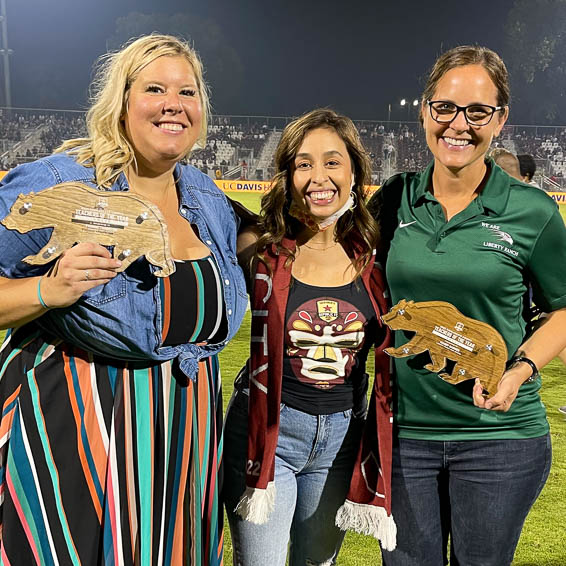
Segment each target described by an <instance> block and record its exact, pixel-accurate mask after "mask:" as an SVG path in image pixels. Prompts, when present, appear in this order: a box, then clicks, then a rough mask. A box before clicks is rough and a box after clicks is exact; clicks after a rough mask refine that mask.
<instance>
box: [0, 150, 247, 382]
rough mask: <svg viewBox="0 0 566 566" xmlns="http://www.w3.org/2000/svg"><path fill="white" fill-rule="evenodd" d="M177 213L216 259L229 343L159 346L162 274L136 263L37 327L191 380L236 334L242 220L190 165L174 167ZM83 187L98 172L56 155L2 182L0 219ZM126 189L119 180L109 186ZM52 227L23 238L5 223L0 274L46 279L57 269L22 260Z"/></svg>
mask: <svg viewBox="0 0 566 566" xmlns="http://www.w3.org/2000/svg"><path fill="white" fill-rule="evenodd" d="M175 179H176V180H177V186H178V188H179V194H180V206H179V214H181V215H182V216H183V217H185V218H186V219H187V221H188V222H190V223H191V224H192V225H193V226H195V227H196V229H197V232H198V235H199V237H200V239H201V240H202V241H203V243H204V244H206V245H207V246H208V248H209V249H210V251H211V253H212V254H213V256H214V258H215V259H216V262H217V263H218V267H219V269H220V274H221V277H222V281H223V284H224V300H225V308H226V316H227V320H228V335H227V338H226V340H224V341H222V342H220V343H217V344H202V345H196V344H182V345H179V346H162V345H161V342H162V340H161V328H162V309H161V297H160V294H159V285H158V281H157V278H156V277H155V276H154V275H153V272H154V271H156V270H157V269H158V268H157V267H155V266H153V265H151V264H150V263H149V262H148V261H147V260H146V259H145V258H144V257H142V258H139V259H138V260H137V261H135V262H134V263H133V264H132V265H130V266H129V267H128V268H127V269H126V270H125V271H123V272H121V273H119V274H118V275H116V276H115V277H114V279H112V280H111V281H110V282H108V283H106V284H105V285H100V286H98V287H95V288H94V289H91V290H89V291H87V292H86V293H85V294H84V295H83V296H82V297H81V298H80V299H79V300H78V301H77V302H76V303H75V304H73V305H71V306H69V307H66V308H57V309H51V310H49V311H47V312H46V313H45V314H44V315H42V316H41V317H39V318H38V319H36V323H37V324H38V325H39V326H40V327H41V328H43V329H44V330H46V331H47V332H49V333H51V334H55V335H56V336H57V337H59V338H61V339H63V340H64V341H66V342H69V343H71V344H74V345H76V346H78V347H80V348H83V349H84V350H86V351H89V352H93V353H95V354H99V355H102V356H107V357H109V358H115V359H120V360H128V361H142V362H143V361H151V360H155V361H165V360H171V359H174V358H178V361H179V365H180V368H181V370H182V371H183V372H184V373H185V374H186V375H187V376H189V377H191V378H192V379H194V378H195V377H196V373H197V370H198V361H199V360H200V359H202V358H205V357H207V356H210V355H213V354H216V353H217V352H219V351H220V350H221V349H222V348H223V347H224V346H225V345H226V343H227V342H228V341H229V340H230V339H231V338H232V336H233V335H234V334H235V332H236V331H237V330H238V328H239V326H240V323H241V321H242V318H243V315H244V312H245V309H246V305H247V295H246V288H245V282H244V277H243V273H242V271H241V270H240V268H239V266H238V262H237V259H236V231H237V220H236V217H235V215H234V212H233V210H232V207H231V206H230V204H229V203H228V201H227V199H226V197H225V196H224V194H223V193H222V192H221V191H220V190H219V189H218V188H217V187H216V185H215V184H214V183H213V182H212V180H211V179H210V178H209V177H208V176H206V175H204V174H203V173H201V172H200V171H198V170H197V169H195V168H194V167H192V166H188V165H177V166H176V168H175ZM67 181H78V182H82V183H85V184H87V185H90V186H92V187H95V182H94V170H93V168H90V167H84V166H82V165H79V164H78V163H77V162H76V161H75V160H74V159H73V158H72V157H71V156H69V155H66V154H54V155H51V156H49V157H46V158H43V159H40V160H38V161H34V162H33V163H28V164H24V165H20V166H18V167H16V168H15V169H13V170H12V171H10V173H8V175H6V176H5V177H4V179H2V181H1V182H0V218H2V219H3V218H4V217H5V216H6V215H7V214H8V213H9V212H10V208H11V206H12V204H13V203H14V202H15V201H16V199H17V197H18V195H20V194H21V193H23V194H27V193H29V192H31V191H35V192H38V191H41V190H42V189H45V188H48V187H51V186H53V185H56V184H58V183H63V182H67ZM111 190H113V191H127V190H128V184H127V181H126V178H125V176H124V175H123V174H122V175H120V176H119V178H118V179H117V181H116V182H115V183H114V185H113V186H112V187H111ZM51 232H52V228H42V229H37V230H31V231H30V232H27V233H23V234H20V233H19V232H17V231H15V230H8V229H7V228H5V227H4V226H3V225H1V224H0V276H2V277H7V278H20V277H32V276H36V275H42V274H44V273H45V272H46V271H47V270H48V269H49V267H50V266H51V264H52V263H49V264H48V265H44V266H33V265H30V264H28V263H25V262H23V261H22V258H24V257H26V256H28V255H34V254H36V253H37V252H38V251H39V250H40V249H41V248H42V247H43V246H45V245H46V243H47V242H48V240H49V238H50V236H51Z"/></svg>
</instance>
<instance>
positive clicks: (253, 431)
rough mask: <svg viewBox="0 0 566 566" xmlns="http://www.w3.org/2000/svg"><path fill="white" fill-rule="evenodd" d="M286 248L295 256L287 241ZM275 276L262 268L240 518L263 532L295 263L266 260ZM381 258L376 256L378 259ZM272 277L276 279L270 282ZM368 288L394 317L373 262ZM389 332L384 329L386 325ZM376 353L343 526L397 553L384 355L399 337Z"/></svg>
mask: <svg viewBox="0 0 566 566" xmlns="http://www.w3.org/2000/svg"><path fill="white" fill-rule="evenodd" d="M282 247H283V248H287V249H289V250H291V251H294V250H295V247H296V242H295V241H294V240H290V239H284V240H283V242H282ZM264 257H265V259H266V261H267V263H268V265H269V268H270V269H271V271H270V269H268V267H267V266H266V265H265V264H264V263H263V262H258V264H257V270H256V273H255V279H254V284H253V291H252V297H251V307H252V325H251V346H250V354H251V355H250V361H249V367H248V372H249V388H250V396H249V413H248V452H247V460H246V491H245V492H244V494H243V495H242V497H241V499H240V502H239V503H238V506H237V507H236V512H237V513H238V514H239V515H240V516H241V517H242V518H244V519H246V520H248V521H251V522H253V523H256V524H262V523H265V522H266V521H267V520H268V518H269V515H270V513H271V511H272V510H273V507H274V504H275V482H274V475H275V450H276V448H277V440H278V435H279V409H280V403H281V381H282V373H283V341H284V338H283V335H284V328H285V311H286V308H287V299H288V295H289V286H290V284H291V267H292V262H289V263H290V264H289V265H285V264H286V262H287V260H288V256H287V255H286V254H284V253H278V251H277V249H276V246H272V247H271V248H270V249H268V250H266V252H265V255H264ZM374 257H375V256H374ZM270 273H271V274H270ZM362 281H363V284H364V286H365V288H366V289H367V291H368V293H369V297H370V300H371V301H372V304H373V307H374V309H375V311H376V313H377V315H378V320H379V321H380V323H381V320H380V318H379V315H380V314H384V313H385V312H387V309H388V305H387V301H386V299H385V295H386V286H385V282H384V279H383V275H382V271H381V268H380V266H379V265H378V264H374V262H373V261H372V262H370V263H369V265H368V266H367V267H366V268H365V269H364V271H363V273H362ZM381 324H382V323H381ZM384 334H385V339H384V341H383V342H382V343H381V344H378V345H376V346H375V382H374V387H373V391H372V396H371V400H370V404H369V413H368V416H367V420H366V424H365V429H364V433H363V437H362V442H361V445H360V449H359V452H358V457H357V460H356V465H355V468H354V473H353V476H352V481H351V484H350V491H349V492H348V496H347V499H346V501H345V502H344V505H342V507H341V508H340V509H339V511H338V514H337V517H336V524H337V525H338V526H339V527H340V528H341V529H343V530H346V529H353V530H356V531H358V532H362V533H365V534H371V535H373V536H375V537H376V538H378V539H379V540H380V542H381V544H382V546H383V547H384V548H385V549H387V550H392V549H393V548H395V539H396V526H395V522H394V521H393V517H392V516H391V451H392V419H393V417H392V411H391V377H390V361H389V357H388V356H387V354H385V352H384V348H386V347H387V346H389V345H390V342H391V331H390V330H389V328H387V327H385V332H384Z"/></svg>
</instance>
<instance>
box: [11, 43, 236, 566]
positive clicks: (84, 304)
mask: <svg viewBox="0 0 566 566" xmlns="http://www.w3.org/2000/svg"><path fill="white" fill-rule="evenodd" d="M207 118H208V98H207V92H206V87H205V84H204V82H203V76H202V67H201V64H200V61H199V59H198V57H197V55H196V53H195V52H194V51H193V50H192V49H191V48H190V47H189V46H188V45H186V44H185V43H183V42H182V41H180V40H178V39H177V38H174V37H170V36H162V35H150V36H145V37H142V38H139V39H137V40H136V41H133V42H132V43H130V44H129V45H127V46H126V47H124V48H123V49H122V50H121V51H119V52H117V53H113V54H111V55H108V56H107V57H105V58H104V61H103V64H102V66H101V68H100V70H99V75H98V79H97V82H96V95H95V98H94V104H93V106H92V107H91V109H90V111H89V112H88V114H87V126H88V137H87V138H84V139H74V140H69V141H67V142H65V143H64V144H63V145H62V146H61V147H60V148H59V150H58V152H57V153H56V154H54V155H51V156H49V157H47V158H44V159H41V160H39V161H36V162H34V163H30V164H27V165H23V166H20V167H17V168H16V169H14V170H13V171H12V172H10V174H9V175H7V176H6V177H5V178H4V180H3V182H2V188H1V190H0V217H4V216H6V214H7V213H8V212H9V210H10V207H11V205H12V203H13V202H14V201H15V199H16V198H17V196H18V194H20V193H27V192H29V191H32V190H33V191H40V190H42V189H44V188H46V187H50V186H52V185H55V184H57V183H60V182H62V181H80V182H83V183H87V184H89V185H92V186H93V187H97V188H101V189H107V190H111V191H130V192H132V193H135V194H138V195H143V196H144V197H146V198H147V199H149V200H150V201H152V202H153V203H154V204H155V205H157V206H158V207H159V208H160V210H161V212H162V214H163V217H164V218H165V221H166V223H167V225H168V229H169V234H170V243H171V252H172V255H173V257H174V258H175V261H176V267H177V268H176V271H175V272H174V273H173V274H172V275H171V276H169V277H167V278H164V279H158V278H156V277H155V276H154V275H153V273H152V272H153V271H154V270H155V269H156V268H155V267H154V266H152V265H150V264H149V263H148V262H147V261H146V260H145V258H141V259H138V260H137V261H136V262H134V263H133V264H132V265H131V266H130V267H128V269H126V270H125V271H123V272H120V273H117V272H116V269H117V268H118V267H119V265H120V262H119V261H118V260H117V259H116V258H113V257H112V254H111V251H110V250H108V249H107V248H105V247H102V246H100V245H98V244H86V243H81V244H78V245H76V246H74V247H73V248H71V249H69V250H67V251H66V252H65V253H64V254H63V255H62V256H61V257H60V259H58V260H57V261H56V262H53V263H52V264H50V265H48V266H41V267H36V266H31V265H28V264H26V263H24V262H23V261H22V258H23V257H25V256H27V255H30V253H31V254H33V253H36V252H37V251H38V250H39V249H41V248H42V247H43V246H44V245H45V244H46V242H47V240H48V239H49V236H50V234H49V231H48V230H34V231H31V232H29V233H27V234H19V233H17V232H13V231H9V230H7V229H5V228H4V227H0V275H1V278H0V324H1V326H2V327H3V328H11V329H12V330H11V331H10V333H9V335H8V338H7V341H6V343H5V344H4V348H3V351H2V359H1V361H0V364H1V368H2V369H1V372H2V374H1V381H0V402H1V403H2V408H3V413H2V418H1V421H0V429H1V435H0V438H1V440H0V454H1V457H2V466H3V468H2V477H1V481H2V485H1V488H2V493H3V501H2V509H1V514H0V517H1V523H2V546H1V553H2V554H1V555H2V563H6V564H8V563H10V564H55V563H59V564H85V565H89V566H90V565H96V564H109V563H112V564H124V565H134V564H135V565H137V564H143V565H144V566H145V565H150V564H155V565H157V564H172V565H173V564H183V565H186V564H191V565H199V566H204V565H207V566H209V565H215V564H221V562H222V517H221V511H220V508H221V506H220V505H219V502H218V478H217V473H218V468H219V462H220V461H221V454H220V453H219V445H221V430H222V429H221V421H222V417H221V415H222V412H221V396H220V380H219V372H218V362H217V357H216V354H217V352H218V351H219V350H220V349H221V348H222V347H223V346H224V345H225V344H226V342H227V341H228V340H229V339H230V338H231V336H233V334H234V333H235V331H236V330H237V328H238V326H239V323H240V321H241V318H242V316H243V312H244V309H245V305H246V298H245V287H244V280H243V276H242V273H241V271H240V270H239V268H238V267H237V262H236V259H235V239H236V222H235V218H234V215H233V212H232V209H231V207H230V206H229V204H228V203H227V201H226V199H225V197H224V195H223V194H221V192H220V191H218V190H217V189H216V187H215V185H214V183H213V182H212V181H211V180H210V179H209V178H208V177H206V176H205V175H203V174H202V173H200V172H199V171H197V170H196V169H194V168H193V167H190V166H186V165H181V164H180V161H181V160H182V159H183V158H185V157H186V156H187V155H188V153H189V152H190V150H191V148H192V147H193V145H194V144H195V143H197V142H200V143H203V142H204V140H205V137H206V131H207Z"/></svg>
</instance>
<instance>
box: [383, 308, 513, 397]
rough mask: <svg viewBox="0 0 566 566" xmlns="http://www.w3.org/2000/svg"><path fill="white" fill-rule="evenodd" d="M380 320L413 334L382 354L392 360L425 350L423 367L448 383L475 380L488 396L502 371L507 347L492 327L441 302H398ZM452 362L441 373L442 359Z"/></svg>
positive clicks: (443, 364) (495, 386) (490, 395)
mask: <svg viewBox="0 0 566 566" xmlns="http://www.w3.org/2000/svg"><path fill="white" fill-rule="evenodd" d="M381 319H382V320H383V322H385V324H387V326H389V328H391V329H392V330H406V331H408V332H414V333H415V335H414V336H413V337H412V338H411V339H410V340H409V342H407V343H406V344H403V345H402V346H399V347H398V348H387V349H386V350H385V351H386V352H387V353H388V354H389V355H390V356H393V357H395V358H404V357H407V356H413V355H415V354H421V353H423V352H426V351H427V350H428V353H429V355H430V359H431V363H430V364H427V365H426V366H425V368H426V369H428V370H429V371H433V372H436V373H438V375H439V376H440V377H441V378H442V379H443V380H444V381H446V382H448V383H461V382H462V381H466V380H467V379H475V378H476V377H477V378H479V380H480V383H481V384H482V387H483V388H484V390H485V391H487V394H488V396H489V397H492V396H493V395H495V393H496V392H497V384H498V383H499V380H500V379H501V377H502V376H503V373H504V371H505V364H506V362H507V346H506V345H505V341H504V340H503V338H502V337H501V334H499V332H497V330H495V328H493V327H492V326H490V325H489V324H487V323H485V322H481V321H479V320H474V319H473V318H469V317H467V316H464V315H463V314H462V313H461V312H460V311H459V310H458V309H457V308H456V307H455V306H454V305H452V304H450V303H447V302H444V301H424V302H417V303H415V302H414V301H406V300H405V299H402V300H401V301H399V302H398V303H397V304H396V305H395V306H394V307H393V308H392V309H391V310H390V311H389V312H388V313H387V314H384V315H383V316H382V317H381ZM447 359H450V360H452V361H454V362H456V364H455V366H454V369H453V370H452V373H451V374H449V373H446V372H443V371H442V370H443V369H444V368H445V366H446V360H447Z"/></svg>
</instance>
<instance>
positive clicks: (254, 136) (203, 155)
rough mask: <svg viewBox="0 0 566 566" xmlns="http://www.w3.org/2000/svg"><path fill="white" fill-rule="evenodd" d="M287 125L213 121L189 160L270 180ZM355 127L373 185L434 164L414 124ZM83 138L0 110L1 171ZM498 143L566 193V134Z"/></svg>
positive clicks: (52, 122) (514, 133)
mask: <svg viewBox="0 0 566 566" xmlns="http://www.w3.org/2000/svg"><path fill="white" fill-rule="evenodd" d="M290 119H291V118H274V117H252V116H218V115H216V116H212V117H211V124H210V126H209V131H208V139H207V143H206V146H205V147H201V148H196V149H195V150H194V151H193V152H192V153H191V155H190V157H189V159H188V161H189V162H190V163H191V164H192V165H194V166H195V167H198V168H199V169H201V170H202V171H204V172H205V173H207V174H208V175H210V176H211V177H215V176H218V175H220V176H222V177H224V176H232V178H234V177H246V178H248V179H252V180H254V179H268V178H269V177H270V175H271V174H272V173H273V159H272V155H273V148H274V147H275V145H276V141H277V140H278V139H279V136H280V132H281V131H282V129H283V128H284V126H285V124H286V123H288V122H289V120H290ZM356 125H357V127H358V129H359V131H360V136H361V139H362V142H363V143H364V146H365V147H366V149H367V151H368V153H369V155H370V157H371V160H372V164H373V174H372V179H373V182H374V183H377V184H379V183H381V182H383V181H384V180H385V179H386V178H387V177H389V176H390V175H392V174H394V173H396V172H398V171H414V170H418V169H422V168H423V167H424V166H426V164H427V163H428V161H429V160H430V158H431V156H430V152H429V151H428V149H427V147H426V143H425V140H424V135H423V131H422V128H421V127H420V125H419V124H418V123H416V122H377V121H368V120H365V121H359V122H356ZM84 136H86V128H85V123H84V113H82V112H75V111H47V110H38V109H33V110H25V109H21V110H11V111H7V110H6V109H0V168H1V169H3V170H7V169H10V168H12V167H14V166H16V165H18V164H19V163H24V162H26V161H32V160H34V159H37V158H38V157H41V156H44V155H48V154H49V153H51V152H52V151H53V150H54V149H55V148H56V147H58V146H59V145H60V144H61V142H62V141H63V140H65V139H69V138H74V137H84ZM274 136H275V137H274ZM498 143H499V142H498ZM501 143H502V145H503V146H504V147H506V148H507V149H509V150H510V151H513V152H515V153H517V154H521V153H529V154H531V155H533V156H534V157H535V159H536V162H537V167H538V172H539V173H541V174H543V175H545V176H547V177H549V178H550V179H552V181H554V182H555V183H557V185H558V186H560V187H563V188H564V190H566V128H564V127H562V128H559V127H534V126H506V127H505V129H504V131H503V135H502V136H501Z"/></svg>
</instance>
